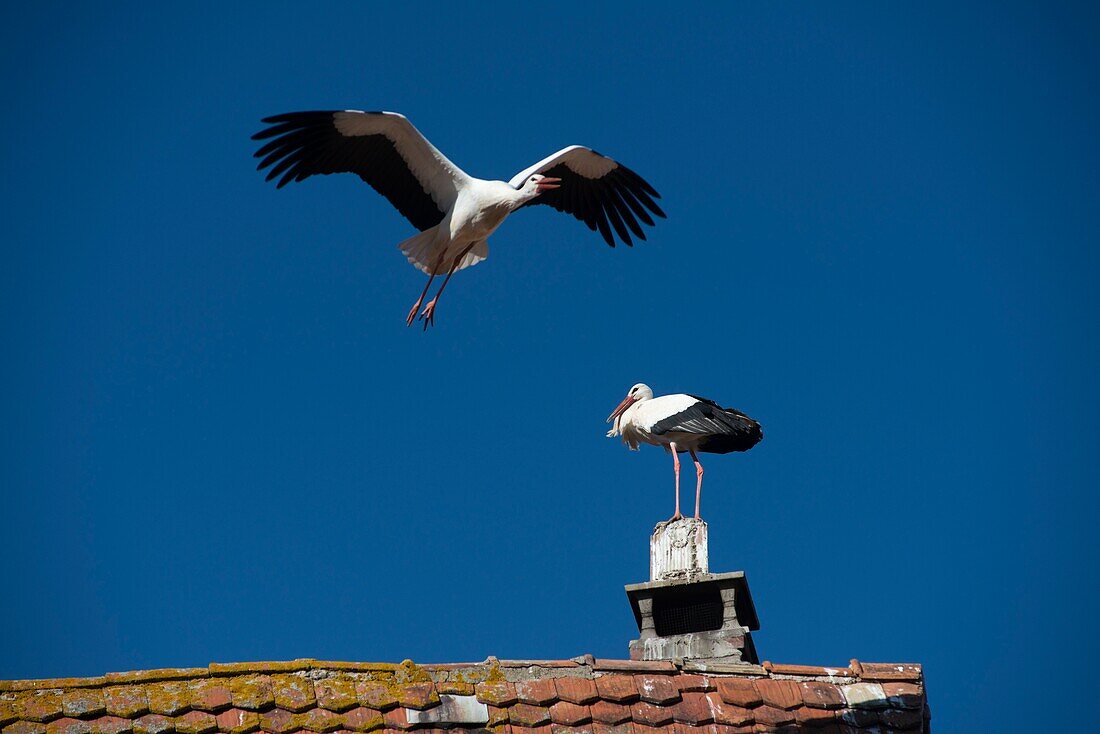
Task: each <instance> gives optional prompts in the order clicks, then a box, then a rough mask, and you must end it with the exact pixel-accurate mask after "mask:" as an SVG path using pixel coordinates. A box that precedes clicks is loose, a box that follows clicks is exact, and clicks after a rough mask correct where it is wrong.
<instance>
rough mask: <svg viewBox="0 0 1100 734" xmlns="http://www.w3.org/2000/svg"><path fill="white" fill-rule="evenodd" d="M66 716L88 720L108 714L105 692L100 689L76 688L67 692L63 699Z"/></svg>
mask: <svg viewBox="0 0 1100 734" xmlns="http://www.w3.org/2000/svg"><path fill="white" fill-rule="evenodd" d="M61 700H62V706H63V708H64V710H65V715H66V716H71V717H73V718H74V719H87V718H90V717H92V716H99V715H101V714H104V713H106V712H107V704H106V703H105V702H104V700H103V691H102V690H100V689H98V688H76V689H73V690H71V691H66V692H65V694H64V695H63V696H62V698H61Z"/></svg>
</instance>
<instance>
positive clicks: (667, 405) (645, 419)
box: [607, 393, 699, 451]
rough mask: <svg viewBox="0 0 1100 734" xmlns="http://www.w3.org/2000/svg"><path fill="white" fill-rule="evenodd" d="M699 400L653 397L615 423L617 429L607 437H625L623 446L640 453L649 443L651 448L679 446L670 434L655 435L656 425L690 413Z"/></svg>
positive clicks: (631, 409)
mask: <svg viewBox="0 0 1100 734" xmlns="http://www.w3.org/2000/svg"><path fill="white" fill-rule="evenodd" d="M698 402H699V399H698V398H694V397H692V396H691V395H684V394H681V393H677V394H674V395H662V396H661V397H659V398H651V399H649V400H642V401H639V402H637V403H634V404H633V405H631V406H630V407H629V408H627V409H626V412H624V413H623V414H622V415H621V416H619V417H618V418H617V419H616V420H615V425H614V427H613V428H612V429H611V430H610V431H608V433H607V435H608V436H619V435H621V436H622V439H623V443H625V444H626V445H627V446H629V447H630V450H631V451H637V450H638V447H639V446H640V445H641V444H643V443H647V444H649V445H650V446H663V447H664V448H665V450H666V451H667V450H669V449H668V446H669V444H671V443H672V442H673V441H676V442H677V443H680V441H679V440H677V438H676V437H675V436H670V435H669V434H664V435H656V434H654V433H651V432H650V429H652V428H653V426H654V424H656V423H658V422H659V421H662V420H664V419H665V418H668V417H669V416H670V415H675V414H677V413H680V412H682V411H684V410H687V409H688V408H690V407H691V406H692V405H694V404H695V403H698Z"/></svg>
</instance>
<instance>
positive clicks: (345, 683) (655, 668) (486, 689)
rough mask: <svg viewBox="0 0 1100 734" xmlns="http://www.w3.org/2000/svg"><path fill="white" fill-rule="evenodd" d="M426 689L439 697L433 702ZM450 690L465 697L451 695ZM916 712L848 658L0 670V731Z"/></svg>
mask: <svg viewBox="0 0 1100 734" xmlns="http://www.w3.org/2000/svg"><path fill="white" fill-rule="evenodd" d="M326 666H327V667H326ZM669 666H671V667H669ZM669 671H671V672H669ZM187 672H191V673H194V675H192V676H190V677H188V676H187V675H185V673H187ZM861 675H863V676H864V677H860V676H861ZM433 679H434V680H433ZM59 681H66V682H65V683H64V684H61V685H56V684H57V683H58V682H59ZM440 693H443V694H444V695H445V696H447V698H446V699H445V700H444V702H443V703H444V704H446V705H444V706H443V707H442V708H439V709H436V707H437V706H440V705H441V702H440ZM462 697H469V698H468V699H467V700H466V701H464V702H463V701H455V700H452V698H454V699H460V698H462ZM475 698H476V701H478V702H480V703H481V704H484V705H485V706H486V709H487V718H488V721H487V722H486V723H483V724H480V723H477V722H475V721H472V720H470V721H467V720H466V719H463V718H461V717H459V718H457V719H456V720H454V721H449V720H448V719H447V717H448V716H449V715H450V714H448V713H447V712H448V711H449V709H448V708H447V707H448V706H458V707H459V708H458V709H456V710H461V708H462V707H464V706H477V705H478V704H476V703H474V701H475ZM411 710H429V711H435V713H434V714H433V715H432V716H431V717H430V719H427V720H425V723H427V721H431V722H432V723H430V724H428V726H429V727H435V726H439V727H443V728H442V729H439V730H436V729H433V728H422V725H421V724H419V723H416V724H411V723H410V722H409V718H410V716H411V714H409V713H408V712H409V711H411ZM927 716H928V714H927V703H926V700H925V694H924V687H923V677H922V672H921V671H920V669H919V667H917V666H911V665H883V664H875V663H870V664H868V663H864V664H862V665H861V664H859V663H858V662H853V663H852V664H851V665H850V667H848V668H843V669H841V668H818V667H811V666H790V665H787V666H783V665H773V664H770V663H769V664H768V665H767V666H765V667H752V668H748V667H736V666H730V665H722V666H717V665H714V666H709V667H703V666H702V665H700V664H698V662H697V661H696V662H695V663H693V664H692V665H691V666H688V665H687V664H686V663H685V664H684V666H682V667H676V666H674V665H672V663H669V662H668V661H661V664H660V665H651V664H640V663H636V662H632V661H607V660H599V661H596V660H593V659H591V658H587V657H585V658H577V659H575V660H574V661H569V665H565V664H564V663H563V661H542V662H539V661H497V660H495V659H490V660H488V661H486V662H485V663H481V664H474V665H468V666H458V665H432V666H418V665H416V664H414V663H412V662H411V661H405V662H402V663H400V664H392V663H390V664H380V665H376V664H370V663H342V664H339V665H336V664H332V663H322V662H319V661H316V660H309V659H300V660H296V661H291V662H289V663H246V664H240V665H236V664H211V666H210V668H209V669H206V668H201V669H199V668H192V669H187V668H168V669H161V670H157V671H134V672H130V673H124V674H121V673H120V674H110V675H106V676H101V677H99V678H84V679H48V680H38V681H6V682H4V681H0V727H2V728H3V734H130V732H133V734H173V732H176V734H215V732H220V733H221V734H255V733H256V732H261V731H262V732H267V733H269V734H293V733H294V732H298V731H301V732H309V733H311V734H332V733H333V732H348V733H350V732H359V733H360V734H367V733H370V732H378V733H379V734H400V733H401V732H404V731H407V730H409V729H415V730H416V734H436V732H437V731H438V732H439V734H444V732H448V733H449V734H475V732H479V731H480V732H486V731H487V733H488V734H735V733H737V732H742V731H751V730H753V729H754V728H756V729H759V730H760V731H771V730H781V729H785V728H786V729H791V730H795V729H800V728H801V727H817V730H818V731H822V732H825V731H829V730H830V729H838V730H843V729H845V728H850V727H864V728H866V727H877V728H878V730H879V731H882V732H884V733H890V732H900V731H910V730H919V729H921V728H922V723H923V722H924V721H925V720H926V718H927ZM414 718H415V719H416V721H417V722H419V721H420V720H422V719H424V717H422V716H421V717H414ZM479 721H483V719H479Z"/></svg>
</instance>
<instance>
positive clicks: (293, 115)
mask: <svg viewBox="0 0 1100 734" xmlns="http://www.w3.org/2000/svg"><path fill="white" fill-rule="evenodd" d="M263 122H264V123H266V124H267V125H268V127H266V128H264V129H263V130H261V131H260V132H258V133H256V134H255V135H253V136H252V139H253V140H268V139H269V138H271V140H269V141H268V142H267V143H266V144H265V145H264V146H263V147H262V148H260V149H259V150H257V151H256V154H255V156H256V157H257V158H262V159H263V160H261V161H260V164H259V165H258V166H257V170H260V171H262V170H264V169H265V168H268V167H270V168H271V170H270V171H268V173H267V180H268V181H271V180H273V179H275V178H278V177H279V176H282V178H280V179H279V184H278V186H279V188H282V187H283V186H286V185H287V184H288V183H290V182H291V181H302V180H304V179H306V178H309V177H310V176H313V175H315V174H329V173H354V174H357V175H358V176H359V178H361V179H363V180H364V181H366V182H367V183H368V184H370V185H371V188H373V189H374V190H375V191H377V192H378V193H380V194H382V196H385V197H386V198H387V199H389V201H390V203H391V204H393V205H394V207H396V208H397V211H399V212H401V214H402V215H403V216H404V217H405V218H406V219H408V220H409V221H410V222H412V225H413V226H414V227H416V228H417V229H419V230H421V231H423V230H425V229H429V228H431V227H434V226H435V225H437V224H439V222H440V221H441V220H442V219H443V215H444V214H445V213H446V212H448V211H449V210H450V209H451V207H452V206H454V202H455V199H456V198H458V190H459V188H461V186H462V185H463V184H464V183H465V182H466V181H467V180H469V177H468V176H467V175H466V173H465V172H463V170H462V169H461V168H459V167H458V166H456V165H455V164H454V163H451V162H450V161H449V160H447V157H446V156H445V155H443V154H442V153H440V152H439V150H437V149H436V147H435V146H434V145H432V144H431V143H430V142H428V139H427V138H425V137H424V136H423V135H421V134H420V131H419V130H417V129H416V128H415V127H413V124H412V123H411V122H409V121H408V119H407V118H406V117H405V116H404V115H399V114H398V113H396V112H360V111H358V110H329V111H319V112H288V113H286V114H283V115H275V116H273V117H265V118H264V119H263Z"/></svg>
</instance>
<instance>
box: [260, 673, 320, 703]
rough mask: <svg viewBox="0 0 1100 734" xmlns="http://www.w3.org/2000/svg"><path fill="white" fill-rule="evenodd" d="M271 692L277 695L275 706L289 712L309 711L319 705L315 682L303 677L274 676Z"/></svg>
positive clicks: (292, 675)
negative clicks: (314, 686) (314, 690)
mask: <svg viewBox="0 0 1100 734" xmlns="http://www.w3.org/2000/svg"><path fill="white" fill-rule="evenodd" d="M271 690H272V692H273V693H274V694H275V705H276V706H278V707H279V708H281V709H286V710H287V711H294V712H300V711H308V710H309V709H311V708H313V706H314V705H315V704H316V703H317V698H316V696H315V695H314V692H313V681H311V680H309V679H308V678H306V677H304V676H301V675H294V674H293V673H290V674H286V675H273V676H271Z"/></svg>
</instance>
